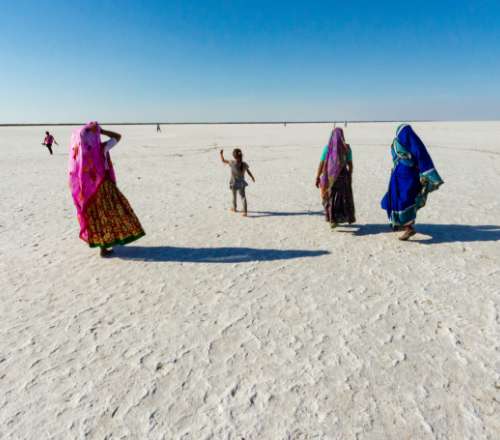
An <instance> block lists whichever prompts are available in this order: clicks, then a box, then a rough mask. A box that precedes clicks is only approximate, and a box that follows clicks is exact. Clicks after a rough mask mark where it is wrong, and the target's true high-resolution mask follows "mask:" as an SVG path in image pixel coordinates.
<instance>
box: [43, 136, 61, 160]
mask: <svg viewBox="0 0 500 440" xmlns="http://www.w3.org/2000/svg"><path fill="white" fill-rule="evenodd" d="M52 144H56V145H59V144H58V143H57V142H56V140H55V139H54V136H52V135H51V134H50V133H49V132H48V131H46V132H45V139H44V140H43V142H42V145H45V146H46V147H47V149H48V150H49V153H50V154H53V153H52Z"/></svg>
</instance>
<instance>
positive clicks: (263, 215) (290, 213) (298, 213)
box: [248, 211, 324, 218]
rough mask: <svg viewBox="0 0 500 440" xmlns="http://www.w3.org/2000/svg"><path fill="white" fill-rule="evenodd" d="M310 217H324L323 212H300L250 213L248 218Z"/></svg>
mask: <svg viewBox="0 0 500 440" xmlns="http://www.w3.org/2000/svg"><path fill="white" fill-rule="evenodd" d="M301 215H304V216H308V215H324V212H322V211H298V212H281V211H248V216H249V217H253V218H258V217H292V216H301Z"/></svg>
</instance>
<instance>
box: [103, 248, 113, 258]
mask: <svg viewBox="0 0 500 440" xmlns="http://www.w3.org/2000/svg"><path fill="white" fill-rule="evenodd" d="M111 255H113V249H106V248H101V257H102V258H106V257H110V256H111Z"/></svg>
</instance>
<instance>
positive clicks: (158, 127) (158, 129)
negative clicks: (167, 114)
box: [156, 124, 161, 133]
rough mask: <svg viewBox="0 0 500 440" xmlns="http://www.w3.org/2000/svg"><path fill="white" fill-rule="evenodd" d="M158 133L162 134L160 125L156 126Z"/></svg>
mask: <svg viewBox="0 0 500 440" xmlns="http://www.w3.org/2000/svg"><path fill="white" fill-rule="evenodd" d="M156 132H157V133H161V128H160V124H156Z"/></svg>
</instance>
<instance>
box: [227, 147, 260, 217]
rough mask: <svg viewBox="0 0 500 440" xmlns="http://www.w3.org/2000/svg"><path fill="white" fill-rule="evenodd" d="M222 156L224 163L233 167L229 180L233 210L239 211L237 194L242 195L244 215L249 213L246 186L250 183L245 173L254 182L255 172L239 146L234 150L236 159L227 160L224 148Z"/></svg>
mask: <svg viewBox="0 0 500 440" xmlns="http://www.w3.org/2000/svg"><path fill="white" fill-rule="evenodd" d="M220 158H221V160H222V162H223V163H225V164H226V165H229V167H230V168H231V180H230V181H229V188H230V189H231V192H232V194H233V204H232V207H231V211H233V212H237V200H236V199H237V194H239V195H240V197H241V202H242V204H243V213H242V215H243V217H246V216H247V215H248V206H247V198H246V193H245V188H246V187H247V186H248V183H247V182H246V180H245V173H248V175H249V176H250V178H251V179H252V181H253V182H255V178H254V176H253V174H252V173H251V172H250V168H249V166H248V164H247V163H246V162H244V161H243V153H242V151H241V150H240V149H239V148H235V149H234V150H233V158H234V160H226V159H224V150H220Z"/></svg>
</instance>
